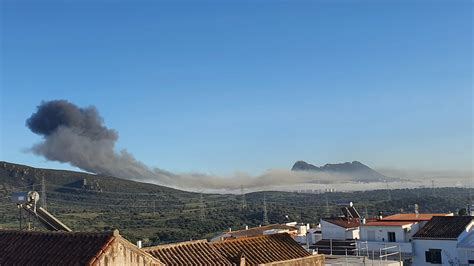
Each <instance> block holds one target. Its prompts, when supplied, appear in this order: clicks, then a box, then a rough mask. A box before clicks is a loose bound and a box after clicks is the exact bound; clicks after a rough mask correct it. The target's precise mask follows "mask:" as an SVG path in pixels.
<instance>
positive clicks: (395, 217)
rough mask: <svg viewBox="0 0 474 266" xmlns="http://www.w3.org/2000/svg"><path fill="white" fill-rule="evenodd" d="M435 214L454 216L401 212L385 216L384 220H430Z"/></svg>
mask: <svg viewBox="0 0 474 266" xmlns="http://www.w3.org/2000/svg"><path fill="white" fill-rule="evenodd" d="M434 216H452V214H451V213H419V214H415V213H399V214H394V215H390V216H387V217H383V218H382V220H383V221H414V222H418V221H429V220H431V218H433V217H434Z"/></svg>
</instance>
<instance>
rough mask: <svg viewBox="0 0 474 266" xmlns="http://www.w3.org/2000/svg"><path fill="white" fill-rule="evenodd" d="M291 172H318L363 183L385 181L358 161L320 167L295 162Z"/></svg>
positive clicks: (383, 177) (384, 178)
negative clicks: (338, 175) (343, 176)
mask: <svg viewBox="0 0 474 266" xmlns="http://www.w3.org/2000/svg"><path fill="white" fill-rule="evenodd" d="M291 170H292V171H309V172H319V173H327V174H343V175H346V176H348V177H350V178H351V179H352V180H354V181H363V182H374V181H382V180H386V179H387V177H386V176H384V175H382V174H381V173H379V172H377V171H375V170H374V169H372V168H370V167H368V166H367V165H365V164H363V163H361V162H358V161H353V162H345V163H336V164H325V165H323V166H321V167H318V166H315V165H313V164H310V163H307V162H305V161H297V162H295V164H293V167H292V168H291Z"/></svg>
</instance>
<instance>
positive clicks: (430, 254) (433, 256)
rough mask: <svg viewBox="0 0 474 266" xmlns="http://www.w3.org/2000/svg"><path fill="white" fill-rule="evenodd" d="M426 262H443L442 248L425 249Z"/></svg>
mask: <svg viewBox="0 0 474 266" xmlns="http://www.w3.org/2000/svg"><path fill="white" fill-rule="evenodd" d="M425 258H426V262H431V263H432V264H442V263H443V262H442V260H441V249H430V250H428V251H425Z"/></svg>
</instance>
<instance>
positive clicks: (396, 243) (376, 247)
mask: <svg viewBox="0 0 474 266" xmlns="http://www.w3.org/2000/svg"><path fill="white" fill-rule="evenodd" d="M452 215H453V214H452V213H420V214H416V213H401V214H395V215H391V216H387V217H382V218H379V219H378V220H374V221H368V222H365V220H363V221H362V223H361V225H360V240H359V241H357V245H358V248H359V249H360V250H363V252H368V253H370V254H374V255H377V256H380V255H383V254H382V253H385V252H383V250H382V251H381V249H384V248H386V247H387V246H392V247H396V248H394V249H392V250H390V251H391V252H401V253H402V254H401V255H402V257H404V258H410V257H411V256H412V255H413V246H412V238H413V235H414V234H415V233H416V232H418V230H420V229H421V228H422V227H423V226H424V225H425V224H426V223H427V222H428V221H429V220H431V219H432V218H433V217H436V216H452ZM390 244H391V245H390ZM371 252H376V253H377V254H375V253H371ZM387 252H388V251H387ZM397 256H398V255H397Z"/></svg>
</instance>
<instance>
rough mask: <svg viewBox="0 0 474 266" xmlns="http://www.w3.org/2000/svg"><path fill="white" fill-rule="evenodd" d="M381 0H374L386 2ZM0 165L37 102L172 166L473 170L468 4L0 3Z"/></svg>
mask: <svg viewBox="0 0 474 266" xmlns="http://www.w3.org/2000/svg"><path fill="white" fill-rule="evenodd" d="M381 2H383V3H381ZM1 5H2V7H1V9H2V14H1V15H2V26H1V27H2V28H1V30H2V36H1V37H2V48H1V56H2V71H1V73H2V84H1V87H2V88H1V90H2V91H1V147H0V152H1V154H0V155H1V156H0V159H2V160H6V161H12V162H16V163H23V164H29V165H33V166H38V167H55V168H67V169H70V167H69V166H68V165H65V164H58V163H53V162H47V161H46V160H45V159H43V158H40V157H37V156H35V155H33V154H31V153H28V152H25V150H26V149H27V148H28V147H31V146H32V145H33V144H34V143H36V142H38V141H40V140H41V138H40V137H39V136H37V135H35V134H33V133H31V132H30V131H29V130H28V129H27V128H26V127H25V120H26V119H27V118H28V117H29V116H30V115H31V114H32V113H33V112H35V109H36V106H37V105H38V104H39V103H40V102H41V101H42V100H53V99H67V100H69V101H71V102H73V103H76V104H78V105H80V106H89V105H94V106H96V107H97V108H98V110H99V112H100V113H101V115H102V117H103V118H104V120H105V124H106V125H107V127H109V128H114V129H116V130H117V131H118V132H119V136H120V139H119V142H118V147H117V149H124V148H125V149H127V150H128V151H129V152H131V153H133V154H134V155H135V157H136V158H137V159H139V160H141V161H143V162H145V163H146V164H147V165H149V166H153V167H160V168H163V169H166V170H170V171H176V172H190V171H192V172H202V173H213V174H232V173H234V172H236V171H243V172H248V173H251V174H258V173H261V172H262V171H265V170H267V169H271V168H290V167H291V165H292V164H293V162H294V161H295V160H306V161H309V162H312V163H315V164H318V165H320V164H324V163H328V162H343V161H352V160H359V161H362V162H364V163H366V164H368V165H370V166H373V167H390V168H401V169H425V170H447V169H457V170H471V168H472V162H473V151H472V148H473V147H472V142H473V137H472V136H473V126H472V124H473V109H472V103H473V96H472V74H473V73H472V62H473V61H472V60H473V56H472V35H473V31H472V24H473V23H472V22H473V21H472V11H473V9H472V7H473V6H472V2H471V1H464V2H461V1H411V2H409V1H275V2H273V1H225V3H223V2H218V1H192V2H191V1H189V2H187V1H178V2H175V3H172V2H171V1H169V2H165V1H149V2H143V1H142V2H140V3H136V2H134V3H132V2H126V1H120V2H119V1H103V2H100V3H92V1H65V2H64V3H60V2H53V1H46V2H42V3H38V1H2V4H1Z"/></svg>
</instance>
